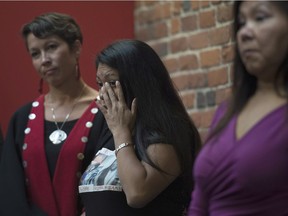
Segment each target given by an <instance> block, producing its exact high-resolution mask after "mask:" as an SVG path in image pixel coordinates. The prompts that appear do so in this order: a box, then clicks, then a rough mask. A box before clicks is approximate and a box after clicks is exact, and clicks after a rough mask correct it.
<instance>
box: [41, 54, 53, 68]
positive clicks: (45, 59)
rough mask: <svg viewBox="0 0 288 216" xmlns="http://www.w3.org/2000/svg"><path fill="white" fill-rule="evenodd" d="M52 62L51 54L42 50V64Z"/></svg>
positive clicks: (45, 64)
mask: <svg viewBox="0 0 288 216" xmlns="http://www.w3.org/2000/svg"><path fill="white" fill-rule="evenodd" d="M50 63H51V59H50V56H49V54H48V53H47V52H42V53H41V64H42V65H43V66H47V65H49V64H50Z"/></svg>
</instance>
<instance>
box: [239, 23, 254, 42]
mask: <svg viewBox="0 0 288 216" xmlns="http://www.w3.org/2000/svg"><path fill="white" fill-rule="evenodd" d="M253 36H254V30H253V24H252V23H251V22H247V23H245V25H243V26H242V27H240V29H239V30H238V33H237V38H238V40H240V41H241V42H244V41H247V40H251V39H252V38H253Z"/></svg>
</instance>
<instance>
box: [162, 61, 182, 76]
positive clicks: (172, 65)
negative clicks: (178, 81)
mask: <svg viewBox="0 0 288 216" xmlns="http://www.w3.org/2000/svg"><path fill="white" fill-rule="evenodd" d="M163 63H164V65H165V66H166V68H167V70H168V71H169V73H173V72H176V71H178V70H179V62H178V59H177V58H166V59H163Z"/></svg>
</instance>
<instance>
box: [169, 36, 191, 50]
mask: <svg viewBox="0 0 288 216" xmlns="http://www.w3.org/2000/svg"><path fill="white" fill-rule="evenodd" d="M170 46H171V52H172V53H176V52H180V51H184V50H187V48H188V40H187V38H186V37H180V38H176V39H173V40H172V41H171V43H170Z"/></svg>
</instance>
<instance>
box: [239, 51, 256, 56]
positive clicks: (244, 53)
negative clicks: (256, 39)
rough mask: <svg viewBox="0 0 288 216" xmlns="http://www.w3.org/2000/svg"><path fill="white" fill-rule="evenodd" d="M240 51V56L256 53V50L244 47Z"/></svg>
mask: <svg viewBox="0 0 288 216" xmlns="http://www.w3.org/2000/svg"><path fill="white" fill-rule="evenodd" d="M241 53H242V56H244V57H250V56H254V55H255V54H257V53H258V51H257V50H255V49H246V50H244V51H242V52H241Z"/></svg>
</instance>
